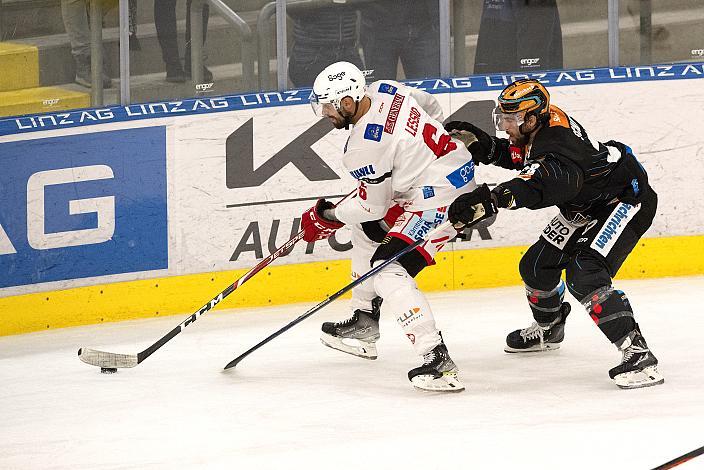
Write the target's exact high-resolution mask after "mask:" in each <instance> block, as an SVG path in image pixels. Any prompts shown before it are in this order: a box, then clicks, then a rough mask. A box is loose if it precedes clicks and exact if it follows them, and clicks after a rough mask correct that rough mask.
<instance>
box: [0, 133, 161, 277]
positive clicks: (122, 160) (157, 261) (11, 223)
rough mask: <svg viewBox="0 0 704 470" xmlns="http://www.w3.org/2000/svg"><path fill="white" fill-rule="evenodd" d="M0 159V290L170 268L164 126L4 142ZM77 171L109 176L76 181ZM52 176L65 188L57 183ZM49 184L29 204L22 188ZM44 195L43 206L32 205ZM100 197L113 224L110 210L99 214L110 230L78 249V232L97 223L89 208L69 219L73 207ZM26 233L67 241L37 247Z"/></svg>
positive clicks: (1, 145)
mask: <svg viewBox="0 0 704 470" xmlns="http://www.w3.org/2000/svg"><path fill="white" fill-rule="evenodd" d="M0 156H1V158H2V167H3V171H1V172H0V225H2V227H3V229H4V231H5V232H6V235H7V237H6V239H5V243H0V248H2V249H3V250H4V253H2V252H0V288H2V287H9V286H17V285H26V284H35V283H41V282H50V281H59V280H65V279H77V278H86V277H94V276H103V275H108V274H118V273H126V272H138V271H147V270H155V269H166V268H167V267H168V232H167V199H166V128H165V127H163V126H158V127H147V128H136V129H125V130H117V131H110V132H94V133H83V134H76V135H71V136H62V137H51V138H44V139H29V140H23V141H15V142H5V143H0ZM77 168H80V169H86V168H87V169H92V170H100V171H103V172H104V173H105V172H107V174H108V175H111V176H108V177H105V178H102V179H97V178H93V179H90V180H85V179H80V180H79V178H78V177H74V178H72V176H71V175H73V174H75V172H76V169H77ZM57 174H61V175H68V179H71V181H68V182H58V183H57V182H56V179H55V177H56V175H57ZM51 178H54V183H53V184H52V183H51V182H50V183H49V184H42V185H40V186H39V189H38V190H37V189H35V190H34V191H32V192H31V193H30V194H29V198H28V182H31V181H34V183H32V187H33V188H35V187H36V184H37V183H36V181H39V180H42V179H43V180H45V181H51ZM42 194H43V197H44V204H43V205H42V204H41V203H34V204H33V203H32V202H31V201H32V200H34V201H41V199H38V198H40V197H41V195H42ZM99 198H102V200H103V201H105V203H106V204H108V205H109V206H110V207H111V208H113V209H112V210H114V219H113V218H112V217H111V213H112V212H111V210H104V211H103V212H102V215H103V220H102V223H103V225H106V224H108V225H111V226H114V231H113V232H112V236H110V238H109V239H106V240H104V241H102V242H99V243H81V239H82V235H81V233H85V231H90V230H91V229H96V228H97V227H98V226H99V216H98V213H97V212H95V211H92V210H90V209H88V210H85V213H73V214H71V213H70V207H71V201H78V200H88V201H95V200H98V199H99ZM28 199H29V200H28ZM74 204H75V203H74ZM28 207H29V209H28ZM38 211H43V214H39V215H37V214H36V213H34V212H38ZM28 213H29V215H28ZM28 219H29V221H30V224H29V226H28ZM37 220H42V221H43V224H44V227H43V228H42V227H41V226H40V225H39V224H38V223H37V222H36V221H37ZM32 221H35V222H32ZM29 230H32V233H34V234H35V240H36V237H37V235H36V234H37V233H38V234H39V235H38V236H39V238H42V234H49V236H51V234H64V238H65V239H66V240H69V241H68V243H59V245H62V246H58V247H49V248H46V247H45V246H40V247H39V248H37V246H36V245H37V242H36V241H35V242H34V245H33V244H32V243H31V242H30V240H29V238H30V237H28V231H29ZM81 231H83V232H81ZM0 235H2V234H1V233H0ZM45 238H46V237H45ZM106 238H107V237H106ZM7 240H9V242H10V244H11V245H12V247H11V248H9V247H8V244H7ZM0 241H2V240H0ZM71 243H74V244H75V245H73V246H71ZM3 247H4V248H3ZM12 251H15V252H14V253H13V252H12Z"/></svg>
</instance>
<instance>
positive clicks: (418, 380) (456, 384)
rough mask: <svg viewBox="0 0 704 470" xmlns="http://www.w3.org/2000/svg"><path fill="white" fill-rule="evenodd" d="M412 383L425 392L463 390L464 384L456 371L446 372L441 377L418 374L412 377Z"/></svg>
mask: <svg viewBox="0 0 704 470" xmlns="http://www.w3.org/2000/svg"><path fill="white" fill-rule="evenodd" d="M411 384H413V387H415V388H416V389H417V390H421V391H423V392H444V393H447V392H450V393H453V392H455V393H456V392H461V391H462V390H464V385H463V384H462V382H460V381H459V379H458V378H457V374H456V373H445V374H443V375H442V376H441V377H433V376H432V375H416V376H415V377H413V378H412V379H411Z"/></svg>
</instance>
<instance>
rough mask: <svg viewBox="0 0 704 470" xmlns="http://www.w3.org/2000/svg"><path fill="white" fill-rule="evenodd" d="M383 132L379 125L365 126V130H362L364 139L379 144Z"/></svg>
mask: <svg viewBox="0 0 704 470" xmlns="http://www.w3.org/2000/svg"><path fill="white" fill-rule="evenodd" d="M383 131H384V127H383V126H382V125H381V124H367V128H366V129H365V130H364V138H365V139H367V140H373V141H375V142H379V141H381V133H382V132H383Z"/></svg>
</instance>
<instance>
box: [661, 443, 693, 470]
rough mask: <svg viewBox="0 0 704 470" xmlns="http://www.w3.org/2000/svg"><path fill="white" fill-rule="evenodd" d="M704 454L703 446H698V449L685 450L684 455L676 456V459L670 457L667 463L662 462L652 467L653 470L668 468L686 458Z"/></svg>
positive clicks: (682, 461)
mask: <svg viewBox="0 0 704 470" xmlns="http://www.w3.org/2000/svg"><path fill="white" fill-rule="evenodd" d="M702 454H704V447H700V448H699V449H694V450H693V451H692V452H687V453H686V454H684V455H681V456H679V457H677V458H676V459H672V460H670V461H669V462H667V463H664V464H662V465H660V466H657V467H655V468H653V470H667V469H668V468H673V467H676V466H677V465H679V464H681V463H685V462H687V461H688V460H692V459H693V458H694V457H697V456H700V455H702Z"/></svg>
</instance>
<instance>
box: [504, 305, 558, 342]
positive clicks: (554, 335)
mask: <svg viewBox="0 0 704 470" xmlns="http://www.w3.org/2000/svg"><path fill="white" fill-rule="evenodd" d="M570 309H571V307H570V304H568V303H567V302H563V303H562V306H561V307H560V315H559V316H558V317H557V318H556V319H555V320H554V321H553V322H552V323H548V324H540V323H537V322H533V324H532V325H531V326H529V327H528V328H523V329H522V330H516V331H513V332H511V333H509V335H508V336H507V337H506V347H505V348H504V351H506V352H507V353H523V352H539V351H551V350H553V349H560V343H561V342H562V340H563V339H565V320H566V319H567V315H569V313H570Z"/></svg>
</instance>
